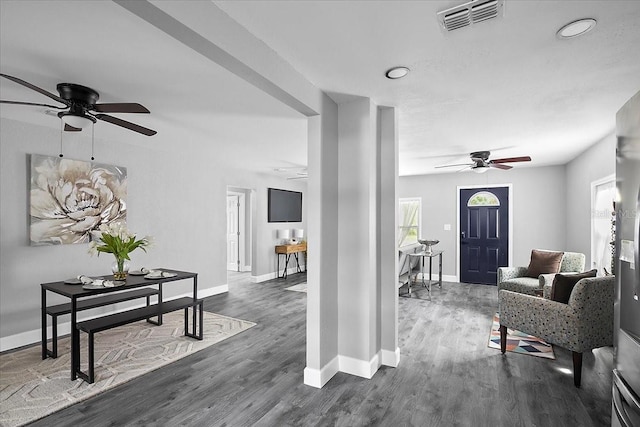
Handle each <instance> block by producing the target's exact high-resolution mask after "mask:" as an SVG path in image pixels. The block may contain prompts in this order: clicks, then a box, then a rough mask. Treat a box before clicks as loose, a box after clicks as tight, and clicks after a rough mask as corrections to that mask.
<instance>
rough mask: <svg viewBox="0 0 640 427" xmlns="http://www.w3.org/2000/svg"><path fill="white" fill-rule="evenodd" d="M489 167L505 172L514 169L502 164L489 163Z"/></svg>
mask: <svg viewBox="0 0 640 427" xmlns="http://www.w3.org/2000/svg"><path fill="white" fill-rule="evenodd" d="M489 167H492V168H498V169H503V170H509V169H513V166H509V165H503V164H502V163H489Z"/></svg>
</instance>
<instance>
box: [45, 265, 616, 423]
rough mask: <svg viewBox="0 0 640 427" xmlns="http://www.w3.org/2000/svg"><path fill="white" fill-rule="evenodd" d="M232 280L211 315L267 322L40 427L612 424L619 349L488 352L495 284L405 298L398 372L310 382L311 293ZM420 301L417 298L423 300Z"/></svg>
mask: <svg viewBox="0 0 640 427" xmlns="http://www.w3.org/2000/svg"><path fill="white" fill-rule="evenodd" d="M303 281H306V277H305V275H304V274H292V275H290V276H289V277H288V279H286V280H284V279H276V280H273V281H269V282H264V283H258V284H254V283H249V281H248V276H245V275H240V274H235V273H231V275H230V286H229V293H228V294H224V295H218V296H213V297H210V298H207V299H206V303H205V310H207V311H212V312H216V313H220V314H224V315H228V316H233V317H238V318H241V319H245V320H250V321H253V322H256V323H257V324H258V325H257V326H256V327H254V328H251V329H249V330H248V331H246V332H243V333H242V334H240V335H238V336H236V337H233V338H230V339H228V340H225V341H223V342H222V343H220V344H217V345H214V346H212V347H209V348H207V349H205V350H202V351H200V352H198V353H196V354H194V355H192V356H189V357H187V358H184V359H181V360H179V361H177V362H175V363H172V364H171V365H169V366H166V367H163V368H161V369H158V370H156V371H154V372H151V373H149V374H147V375H144V376H142V377H140V378H137V379H134V380H133V381H131V382H129V383H126V384H123V385H121V386H119V387H117V388H114V389H112V390H110V391H108V392H106V393H103V394H100V395H98V396H96V397H95V398H92V399H90V400H87V401H85V402H81V403H79V404H76V405H74V406H71V407H69V408H67V409H64V410H62V411H60V412H58V413H55V414H52V415H50V416H49V417H47V418H44V419H42V420H40V421H37V422H35V423H34V424H33V425H34V426H52V425H55V426H72V425H73V426H80V425H91V426H125V425H126V426H130V425H141V426H142V425H144V426H178V425H181V426H253V425H257V426H582V427H588V426H609V425H610V420H611V418H610V417H611V369H612V365H613V349H612V348H603V349H598V350H595V351H593V352H592V353H587V354H585V356H584V362H583V374H582V388H581V389H576V388H575V387H574V386H573V378H572V373H571V372H569V373H563V372H562V371H561V370H560V369H568V370H569V371H571V369H572V362H571V353H570V352H569V351H566V350H564V349H561V348H559V347H555V353H556V360H548V359H543V358H537V357H532V356H527V355H520V354H513V353H507V355H506V356H502V355H501V354H500V352H499V350H494V349H490V348H488V347H487V343H488V339H489V330H490V327H491V317H492V315H493V314H494V312H495V311H496V309H497V305H498V304H497V295H496V288H495V287H494V286H486V285H467V284H459V283H444V285H443V289H442V290H440V289H438V288H437V287H434V288H433V300H432V301H426V300H421V299H418V298H417V297H416V295H415V294H414V296H413V297H412V298H400V301H399V342H400V349H401V362H400V366H399V367H398V368H387V367H382V368H381V369H380V370H379V371H378V372H377V373H376V374H375V376H374V377H373V378H372V379H371V380H366V379H362V378H358V377H355V376H351V375H347V374H343V373H339V374H337V375H336V376H335V377H334V378H333V379H331V381H329V383H327V385H325V387H324V388H322V389H320V390H318V389H315V388H312V387H308V386H305V385H304V384H303V369H304V367H305V333H306V331H305V327H306V326H305V310H306V298H307V297H306V294H304V293H300V292H292V291H286V290H284V288H286V287H288V286H291V285H294V284H297V283H300V282H303ZM419 294H420V293H419V292H418V295H419Z"/></svg>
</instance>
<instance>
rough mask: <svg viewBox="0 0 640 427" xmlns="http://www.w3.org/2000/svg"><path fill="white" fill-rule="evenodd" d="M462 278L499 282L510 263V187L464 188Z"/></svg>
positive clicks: (461, 232) (461, 224)
mask: <svg viewBox="0 0 640 427" xmlns="http://www.w3.org/2000/svg"><path fill="white" fill-rule="evenodd" d="M459 230H460V281H461V282H464V283H483V284H490V285H495V284H496V283H497V279H498V267H503V266H506V265H508V264H509V188H508V187H494V188H473V189H460V224H459Z"/></svg>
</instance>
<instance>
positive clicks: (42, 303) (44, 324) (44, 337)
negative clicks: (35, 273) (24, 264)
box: [40, 288, 47, 360]
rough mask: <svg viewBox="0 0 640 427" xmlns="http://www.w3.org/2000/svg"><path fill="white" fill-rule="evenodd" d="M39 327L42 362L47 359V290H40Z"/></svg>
mask: <svg viewBox="0 0 640 427" xmlns="http://www.w3.org/2000/svg"><path fill="white" fill-rule="evenodd" d="M40 292H41V294H40V307H41V309H40V316H41V319H40V322H41V325H40V327H41V328H42V360H44V359H46V358H47V290H46V289H44V288H42V289H41V290H40Z"/></svg>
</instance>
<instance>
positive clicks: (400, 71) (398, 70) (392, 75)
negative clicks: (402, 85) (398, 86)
mask: <svg viewBox="0 0 640 427" xmlns="http://www.w3.org/2000/svg"><path fill="white" fill-rule="evenodd" d="M407 74H409V69H408V68H407V67H393V68H391V69H390V70H388V71H387V72H386V74H385V75H386V76H387V78H388V79H401V78H403V77H404V76H406V75H407Z"/></svg>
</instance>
